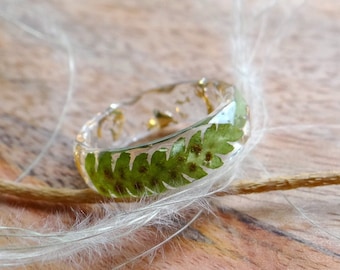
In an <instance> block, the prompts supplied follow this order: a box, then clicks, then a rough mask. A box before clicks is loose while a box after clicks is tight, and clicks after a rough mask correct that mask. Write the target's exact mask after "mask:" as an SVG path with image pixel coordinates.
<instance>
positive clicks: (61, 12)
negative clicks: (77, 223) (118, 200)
mask: <svg viewBox="0 0 340 270" xmlns="http://www.w3.org/2000/svg"><path fill="white" fill-rule="evenodd" d="M4 4H5V3H4ZM281 4H282V3H281ZM281 4H280V3H279V4H278V5H277V6H275V7H274V8H273V9H271V10H270V11H269V13H268V14H269V15H268V16H269V22H270V24H269V27H268V28H266V32H265V34H266V38H268V40H273V36H271V35H275V33H276V32H275V29H279V30H280V31H282V35H283V38H282V40H281V43H280V45H279V46H278V48H277V50H274V51H273V52H272V55H271V56H272V58H270V59H269V60H268V61H269V65H268V67H267V70H266V72H265V75H264V76H263V83H264V92H265V94H264V99H265V104H266V108H267V110H268V124H267V125H268V130H267V131H266V134H265V136H264V137H263V138H262V140H261V142H260V143H259V144H258V145H257V147H256V148H255V149H254V151H253V152H252V154H251V156H250V157H248V158H247V159H246V161H245V162H244V163H243V165H242V168H241V170H240V172H239V178H240V179H250V180H253V181H265V180H266V179H267V177H274V176H286V175H291V174H295V173H297V174H299V173H313V172H319V171H333V170H336V169H338V168H339V153H340V149H339V148H340V145H339V143H338V141H339V140H338V138H339V135H340V128H339V123H340V122H339V112H340V95H339V91H338V88H339V85H340V83H339V78H338V76H337V75H338V70H339V60H340V59H339V57H340V55H339V53H338V52H339V50H338V45H339V42H340V40H339V31H340V20H339V14H340V5H339V4H335V3H334V1H333V2H330V1H329V2H328V1H323V3H321V2H319V1H308V3H306V4H305V5H303V6H302V7H300V8H298V9H296V10H295V9H292V10H293V11H294V13H293V14H292V17H289V20H288V19H287V21H284V23H283V25H284V27H283V28H277V27H278V25H279V22H280V18H284V16H285V14H286V13H285V12H288V13H289V12H290V11H289V9H284V8H283V9H282V8H281V7H282V6H281ZM28 5H30V3H27V4H21V5H17V6H15V7H14V6H13V5H11V4H10V3H8V4H7V5H6V7H7V6H8V7H12V8H4V10H5V11H6V12H7V13H6V14H10V15H11V18H18V19H19V21H20V22H23V23H26V24H27V25H30V26H32V27H36V28H37V29H38V30H40V31H42V32H45V33H50V31H51V29H50V28H48V27H47V26H46V25H53V27H54V28H55V29H59V30H58V31H60V32H63V33H64V34H65V36H66V37H67V38H68V39H69V45H70V46H71V47H72V51H73V53H74V58H75V63H76V70H77V72H76V91H75V93H73V100H72V102H71V103H70V104H69V107H68V111H67V114H66V118H65V120H64V121H63V122H62V123H61V128H60V130H59V131H58V136H57V137H56V138H55V139H54V140H53V141H52V144H51V145H50V148H48V149H47V150H46V152H45V153H44V155H42V157H41V159H39V160H38V163H37V165H36V166H34V168H33V169H32V171H31V172H30V174H29V175H28V176H27V177H25V178H24V182H26V183H33V184H35V185H46V183H47V184H48V185H52V186H55V187H78V188H79V187H84V186H85V185H84V184H83V183H82V181H81V179H80V177H79V175H78V173H77V171H76V168H75V166H74V164H73V157H72V142H73V138H74V136H75V134H76V133H77V131H78V130H79V128H80V127H81V125H82V124H83V123H84V122H85V121H86V120H87V119H89V118H90V117H91V116H92V115H94V114H95V113H96V112H97V111H102V110H103V109H104V108H105V107H106V106H107V105H108V103H110V102H111V101H115V100H120V99H123V98H126V97H127V96H131V95H132V94H135V93H137V92H139V91H141V90H145V89H148V88H151V87H155V86H159V85H163V84H166V83H171V82H174V81H182V80H187V79H191V78H200V77H201V76H207V77H214V78H224V79H226V80H232V76H231V72H232V69H233V67H232V66H231V65H230V63H231V61H230V59H231V55H230V48H229V45H228V44H229V38H230V36H231V33H232V29H231V20H232V15H233V14H232V13H233V9H232V5H231V3H230V2H228V1H217V0H214V1H209V3H208V2H206V1H202V2H197V1H189V0H187V1H180V2H175V1H173V2H167V3H163V2H155V1H137V0H136V1H129V2H124V1H111V0H110V1H109V0H99V1H91V0H86V1H66V0H65V1H64V0H63V1H49V2H48V3H45V4H44V5H41V8H40V9H39V5H32V6H30V8H29V9H28V8H27V6H28ZM283 6H284V7H287V6H286V5H283ZM4 7H5V6H4ZM256 8H259V6H257V5H256V4H255V6H254V9H253V11H254V12H255V11H257V9H256ZM25 10H26V15H25V16H22V15H20V14H22V13H21V12H24V11H25ZM27 10H28V11H27ZM39 12H40V13H39ZM41 12H42V13H41ZM45 12H48V13H49V15H50V16H48V17H49V18H46V16H39V14H40V15H42V14H44V13H45ZM248 12H249V11H248ZM37 14H38V15H37ZM248 14H251V12H250V13H248ZM257 26H258V25H257ZM53 27H52V28H53ZM254 27H255V29H254V33H256V31H257V29H256V25H255V26H254ZM0 29H1V33H0V55H1V57H2V62H1V63H0V86H1V91H0V98H1V100H2V103H1V104H2V106H1V107H2V108H1V109H0V119H1V120H0V127H1V128H0V177H1V178H8V179H9V180H14V179H15V178H16V177H18V176H19V175H20V174H21V173H22V172H23V171H24V170H25V169H26V168H27V167H28V166H30V164H31V162H32V161H34V160H35V159H36V158H37V157H38V155H39V153H41V150H42V149H43V147H44V146H45V145H46V144H48V143H49V139H50V138H51V136H53V134H54V133H53V132H54V131H55V127H56V126H58V121H59V120H60V118H59V117H60V115H61V112H62V110H63V108H64V105H65V104H66V103H67V89H68V82H69V76H68V68H67V67H68V55H67V53H66V52H65V50H64V48H63V47H60V46H56V45H55V44H53V42H52V43H49V42H46V41H45V40H43V39H36V38H34V37H32V35H30V34H29V33H27V32H25V31H24V29H22V28H20V27H19V28H18V27H17V26H16V25H15V24H13V23H11V22H9V21H6V20H2V21H1V22H0ZM52 36H53V34H52ZM261 45H263V48H262V47H261V48H259V51H257V52H256V56H260V55H261V54H266V51H265V49H266V47H265V44H264V43H261ZM261 49H263V50H261ZM256 63H257V64H259V63H261V61H260V59H258V58H256ZM255 117H256V116H254V118H255ZM315 124H318V126H316V125H315ZM278 127H279V128H278ZM259 165H264V166H265V169H263V168H262V167H261V166H259ZM339 193H340V189H339V188H338V187H337V186H332V187H322V188H316V189H313V190H310V189H301V190H296V191H285V192H282V193H280V192H270V193H267V194H257V195H256V194H254V195H245V196H226V197H224V198H221V199H213V200H212V201H211V207H212V209H213V212H212V213H210V214H209V213H204V214H202V215H201V216H200V217H199V219H198V220H197V221H195V222H194V224H193V225H192V226H190V228H189V229H187V230H185V231H184V232H183V233H182V234H181V235H180V236H178V237H176V238H174V239H172V240H171V241H170V242H169V243H167V244H166V245H165V246H164V247H163V248H161V249H160V250H158V251H156V252H155V254H154V256H151V258H150V257H147V258H143V259H141V260H137V261H135V262H133V263H131V264H129V265H127V266H126V267H125V268H126V269H197V268H198V269H338V268H340V247H339V237H340V231H339V228H338V227H339V226H338V225H339V209H338V205H339V204H338V203H339ZM72 207H73V208H72V209H70V208H68V207H66V206H60V205H54V206H51V205H49V206H48V205H45V204H42V203H34V202H20V201H18V200H17V199H14V198H11V197H9V196H6V195H2V196H1V197H0V213H1V219H2V220H3V221H5V225H8V226H10V225H21V226H30V227H36V228H39V227H40V226H46V224H45V223H46V222H48V223H49V224H50V226H51V228H53V226H54V225H53V224H54V222H56V221H58V222H61V221H62V223H63V224H64V225H63V226H64V227H65V228H71V227H72V224H73V222H74V218H75V217H74V214H73V209H76V210H79V211H84V213H86V211H90V210H89V207H88V206H78V207H77V206H74V205H73V206H72ZM58 224H60V223H58ZM162 229H163V230H164V228H162ZM158 230H161V228H156V229H155V228H145V229H143V230H141V231H139V232H138V234H136V235H134V236H133V238H132V239H130V240H129V239H127V242H126V243H125V244H123V246H122V247H121V248H112V247H109V248H107V249H104V248H103V250H100V252H98V253H95V255H93V257H91V256H89V253H87V252H84V253H81V254H79V255H78V256H76V257H75V258H74V260H73V261H71V260H70V259H69V260H66V261H58V262H51V263H42V262H38V263H36V264H34V265H30V266H27V269H30V267H31V268H32V269H66V268H71V269H72V268H76V267H78V268H82V269H110V268H112V267H114V266H115V265H117V264H118V263H122V262H124V261H125V260H126V257H128V256H134V255H138V254H139V253H141V252H143V251H144V250H145V249H146V248H149V247H152V246H153V245H155V244H157V243H159V242H161V241H162V240H164V237H165V236H167V235H170V234H171V233H172V232H173V231H172V230H164V231H158ZM160 232H161V233H160ZM9 242H10V240H9V239H1V244H3V245H4V244H8V243H9ZM90 253H91V252H90ZM99 254H100V256H99ZM19 268H20V267H19Z"/></svg>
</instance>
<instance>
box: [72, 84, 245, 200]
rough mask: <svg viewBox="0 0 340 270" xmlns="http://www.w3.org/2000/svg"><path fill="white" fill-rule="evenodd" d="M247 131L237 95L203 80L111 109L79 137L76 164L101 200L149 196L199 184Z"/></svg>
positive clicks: (235, 150) (242, 105)
mask: <svg viewBox="0 0 340 270" xmlns="http://www.w3.org/2000/svg"><path fill="white" fill-rule="evenodd" d="M248 133H249V123H248V108H247V106H246V103H245V101H244V99H243V98H242V97H241V95H240V93H239V92H238V91H237V90H236V89H235V88H234V87H232V86H231V85H229V84H227V83H225V82H222V81H215V80H206V79H201V80H199V81H195V82H184V83H178V84H173V85H168V86H165V87H161V88H157V89H152V90H149V91H146V92H143V93H142V94H140V95H138V96H136V97H135V98H133V99H131V100H128V101H125V102H121V103H114V104H111V105H110V106H109V108H108V109H107V110H106V111H104V112H103V113H100V114H98V115H97V116H95V117H94V118H93V119H91V120H90V121H88V122H87V123H86V124H85V125H84V126H83V128H82V129H81V131H80V133H79V134H78V135H77V138H76V142H75V148H74V155H75V162H76V165H77V168H78V170H79V172H80V173H81V175H82V177H83V178H84V180H85V181H86V183H87V184H88V185H89V186H90V187H92V188H94V189H96V190H97V191H98V192H100V193H101V194H103V195H106V196H112V197H120V198H129V197H142V196H148V195H153V194H159V193H162V192H165V191H167V190H169V189H176V188H178V187H181V186H184V185H187V184H190V183H191V182H193V181H195V180H202V181H203V178H206V177H209V175H210V174H212V173H214V171H216V170H221V169H223V168H225V167H226V166H228V165H230V163H231V162H232V160H233V158H234V157H235V156H236V155H237V153H238V152H239V151H240V150H241V149H242V146H243V144H244V143H245V142H246V140H247V138H248V135H249V134H248Z"/></svg>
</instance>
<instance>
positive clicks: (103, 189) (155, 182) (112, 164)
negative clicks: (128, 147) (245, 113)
mask: <svg viewBox="0 0 340 270" xmlns="http://www.w3.org/2000/svg"><path fill="white" fill-rule="evenodd" d="M242 136H243V131H242V130H241V129H239V128H238V127H236V126H233V125H231V124H219V125H216V124H212V125H211V126H210V127H209V128H207V129H206V130H205V132H204V134H203V136H202V132H201V131H197V132H196V133H195V134H194V135H193V136H192V137H191V138H190V140H189V142H188V144H186V141H185V140H186V139H185V138H184V137H180V138H179V139H177V141H175V142H174V143H173V145H172V146H171V148H169V149H168V148H160V149H158V150H156V151H155V152H154V153H153V154H152V156H151V159H150V162H149V158H148V154H147V153H141V154H139V155H137V156H136V157H135V158H134V160H131V156H130V153H128V152H122V153H121V154H120V155H119V157H118V158H117V159H113V158H112V156H113V154H114V153H111V152H101V153H99V154H98V157H96V156H95V154H94V153H89V154H87V156H86V158H85V169H86V171H87V173H88V175H89V177H90V179H91V180H92V183H93V184H94V186H95V187H96V188H97V190H98V192H100V193H101V194H103V195H106V196H112V195H114V196H116V197H121V198H124V197H131V196H136V197H141V196H143V195H150V194H152V193H157V194H158V193H161V192H164V191H166V190H168V189H169V188H171V187H174V188H175V187H180V186H183V185H186V184H189V183H190V181H189V180H188V179H193V180H197V179H200V178H202V177H204V176H206V175H207V172H206V171H205V168H209V169H217V168H219V167H221V166H222V165H223V160H222V159H221V157H220V156H221V155H226V154H228V153H230V152H231V151H233V149H234V147H233V146H232V145H231V144H229V143H228V142H234V141H237V140H239V139H240V138H241V137H242ZM168 152H169V154H168V155H167V153H168ZM96 158H97V159H98V160H97V162H96ZM96 164H98V165H96ZM191 181H192V180H191Z"/></svg>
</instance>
